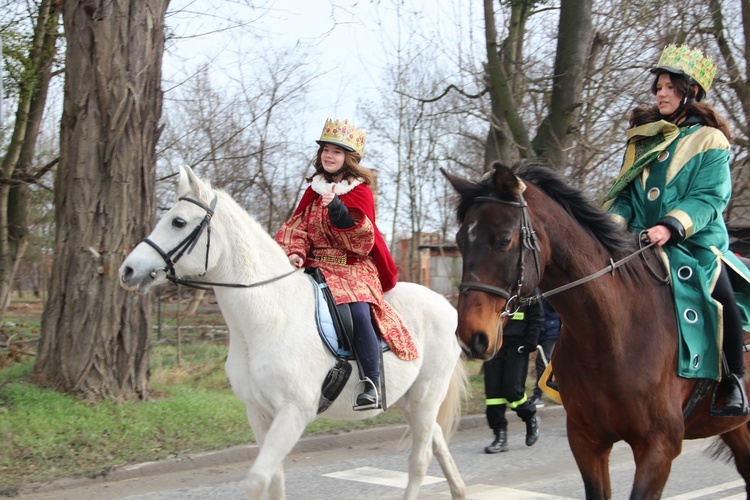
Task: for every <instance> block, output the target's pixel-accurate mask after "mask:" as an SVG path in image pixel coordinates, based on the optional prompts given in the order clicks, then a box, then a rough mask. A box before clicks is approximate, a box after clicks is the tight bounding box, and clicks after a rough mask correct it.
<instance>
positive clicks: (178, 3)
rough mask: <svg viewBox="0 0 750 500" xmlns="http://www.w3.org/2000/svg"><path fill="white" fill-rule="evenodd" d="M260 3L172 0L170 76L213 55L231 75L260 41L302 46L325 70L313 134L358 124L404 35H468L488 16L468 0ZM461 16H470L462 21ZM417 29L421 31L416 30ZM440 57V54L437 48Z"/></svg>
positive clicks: (316, 95)
mask: <svg viewBox="0 0 750 500" xmlns="http://www.w3.org/2000/svg"><path fill="white" fill-rule="evenodd" d="M255 3H256V4H257V3H259V2H255ZM260 3H261V6H260V7H254V8H251V7H248V6H247V5H246V4H245V2H243V1H239V2H237V1H227V0H172V1H171V2H170V14H169V15H168V17H167V20H166V22H167V25H168V26H169V27H170V28H171V29H172V30H173V34H174V37H175V38H174V42H173V43H171V44H169V45H168V48H167V51H166V53H165V59H164V77H165V79H166V80H169V79H170V78H175V79H176V80H178V79H179V76H178V75H179V74H180V73H182V72H184V70H185V68H188V67H195V66H197V65H198V64H200V63H203V62H209V61H210V62H211V64H212V66H216V67H221V68H223V70H222V71H225V72H226V73H227V75H229V74H231V72H232V71H233V68H236V66H237V64H236V61H237V60H238V57H241V54H242V53H249V52H252V51H257V50H258V47H259V46H261V47H264V48H265V47H268V49H267V50H285V49H287V50H288V49H294V48H297V49H298V50H299V51H300V52H301V53H306V54H307V56H306V57H308V58H309V60H310V61H309V63H310V64H311V65H312V66H314V68H315V69H316V70H319V72H320V73H321V76H320V77H318V78H317V79H316V80H315V82H314V83H313V85H312V92H311V95H310V102H312V103H315V104H314V105H313V106H311V107H310V108H309V109H308V112H307V113H306V116H304V117H300V119H302V120H305V121H306V122H309V124H310V125H309V132H306V133H308V134H311V135H315V134H319V133H320V130H321V129H322V126H323V123H324V121H325V119H326V118H329V117H331V118H348V119H350V121H352V122H354V124H355V125H356V124H357V118H358V115H357V103H358V101H359V100H360V99H362V98H367V97H368V96H373V95H376V94H377V92H378V89H379V88H380V87H382V84H381V81H382V79H383V71H384V68H385V67H386V66H387V64H388V62H389V60H393V54H394V53H395V50H396V47H397V46H398V45H399V43H401V44H404V43H410V42H409V41H405V40H406V38H407V37H408V36H412V37H415V38H420V37H421V40H422V41H424V40H426V39H428V38H429V37H434V36H435V33H437V32H440V35H439V36H440V38H441V39H442V40H446V39H450V37H451V36H454V37H465V36H466V33H467V32H468V31H470V30H475V29H477V26H476V21H477V20H478V19H479V20H481V18H480V17H478V16H479V14H481V11H479V12H477V11H473V10H472V9H476V8H481V4H476V2H474V4H475V5H474V6H471V2H469V1H468V0H411V1H409V2H403V1H402V0H344V1H340V0H267V1H265V2H260ZM334 3H335V4H336V5H333V4H334ZM404 4H408V5H404ZM460 18H463V20H462V21H461V22H458V21H457V19H460ZM470 18H473V25H472V26H470V27H468V28H467V25H469V24H472V22H471V21H470V20H469V19H470ZM479 28H481V26H479ZM456 30H459V31H463V33H456ZM415 31H418V32H420V33H417V34H416V36H415ZM451 32H452V34H451ZM399 33H401V35H399ZM412 39H414V38H412ZM297 49H295V50H297ZM452 49H453V47H450V50H451V51H452ZM435 57H436V59H438V58H440V57H441V54H440V51H439V50H437V48H436V51H435Z"/></svg>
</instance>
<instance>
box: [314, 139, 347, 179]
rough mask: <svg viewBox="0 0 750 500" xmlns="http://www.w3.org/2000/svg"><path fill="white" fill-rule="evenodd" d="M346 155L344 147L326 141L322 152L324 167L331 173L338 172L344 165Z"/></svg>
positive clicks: (321, 157)
mask: <svg viewBox="0 0 750 500" xmlns="http://www.w3.org/2000/svg"><path fill="white" fill-rule="evenodd" d="M345 155H346V153H345V152H344V148H342V147H340V146H336V145H335V144H330V143H327V142H326V143H324V144H323V151H322V152H321V153H320V161H321V163H322V164H323V169H324V170H325V171H326V172H328V173H329V174H334V173H336V172H338V171H339V170H341V167H343V166H344V158H345Z"/></svg>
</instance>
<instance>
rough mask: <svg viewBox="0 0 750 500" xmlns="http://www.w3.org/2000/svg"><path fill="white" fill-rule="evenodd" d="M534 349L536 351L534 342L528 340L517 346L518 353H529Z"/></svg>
mask: <svg viewBox="0 0 750 500" xmlns="http://www.w3.org/2000/svg"><path fill="white" fill-rule="evenodd" d="M534 351H536V344H530V343H529V342H524V343H523V344H521V347H519V348H518V353H519V354H531V353H532V352H534Z"/></svg>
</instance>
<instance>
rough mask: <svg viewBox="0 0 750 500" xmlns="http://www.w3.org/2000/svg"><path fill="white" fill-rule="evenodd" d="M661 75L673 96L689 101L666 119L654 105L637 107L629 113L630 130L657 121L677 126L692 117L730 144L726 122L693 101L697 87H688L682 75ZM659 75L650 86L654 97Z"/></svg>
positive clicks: (705, 106)
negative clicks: (665, 79) (670, 88)
mask: <svg viewBox="0 0 750 500" xmlns="http://www.w3.org/2000/svg"><path fill="white" fill-rule="evenodd" d="M663 73H667V74H668V75H669V79H670V80H671V81H672V85H674V89H675V94H677V95H679V96H681V97H684V96H685V95H686V94H687V95H688V97H689V99H688V100H687V102H686V103H685V105H684V106H680V107H679V108H678V109H677V111H675V112H674V114H672V115H671V116H668V117H667V116H664V115H662V114H661V113H660V112H659V107H658V106H656V105H651V106H647V105H641V106H638V107H636V108H634V109H633V110H631V111H630V128H633V127H637V126H639V125H645V124H646V123H653V122H658V121H659V120H666V121H668V122H671V123H674V124H676V125H679V124H680V123H682V122H684V121H685V119H686V118H688V117H689V116H694V117H697V118H698V120H699V122H700V123H701V124H702V125H706V126H709V127H713V128H715V129H719V130H720V131H721V133H722V134H724V136H725V137H726V138H727V140H728V141H729V142H732V134H731V132H730V131H729V125H728V124H727V122H726V120H724V118H722V117H721V116H719V114H718V113H717V111H716V110H715V109H714V107H713V106H711V105H710V104H708V103H706V102H703V101H700V102H698V101H696V100H695V98H696V97H697V96H698V92H699V91H700V89H699V87H698V85H690V84H689V83H688V81H687V79H686V78H685V77H684V76H683V75H677V74H674V73H671V72H668V71H664V72H663ZM660 75H661V73H659V74H657V75H656V78H654V82H653V83H652V84H651V93H652V94H654V95H656V84H657V82H658V81H659V76H660ZM688 93H689V94H688Z"/></svg>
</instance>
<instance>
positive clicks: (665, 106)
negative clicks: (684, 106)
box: [656, 73, 682, 116]
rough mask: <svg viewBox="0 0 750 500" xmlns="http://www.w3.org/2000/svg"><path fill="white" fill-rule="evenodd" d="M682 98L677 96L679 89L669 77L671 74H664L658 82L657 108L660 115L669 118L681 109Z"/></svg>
mask: <svg viewBox="0 0 750 500" xmlns="http://www.w3.org/2000/svg"><path fill="white" fill-rule="evenodd" d="M681 100H682V96H681V95H678V94H677V89H676V88H675V86H674V84H673V83H672V79H671V78H670V77H669V73H662V74H661V75H659V79H658V80H657V82H656V106H657V107H658V108H659V113H661V114H662V115H663V116H669V115H671V114H672V113H674V112H675V111H677V108H679V107H680V101H681Z"/></svg>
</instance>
